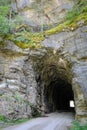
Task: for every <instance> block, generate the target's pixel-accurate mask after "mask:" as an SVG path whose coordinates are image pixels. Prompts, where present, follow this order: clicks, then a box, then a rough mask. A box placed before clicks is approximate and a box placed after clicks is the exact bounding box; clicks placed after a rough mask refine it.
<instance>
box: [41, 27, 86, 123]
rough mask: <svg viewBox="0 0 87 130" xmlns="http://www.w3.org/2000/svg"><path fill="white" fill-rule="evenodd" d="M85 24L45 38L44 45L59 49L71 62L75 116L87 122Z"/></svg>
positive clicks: (55, 49) (55, 50)
mask: <svg viewBox="0 0 87 130" xmlns="http://www.w3.org/2000/svg"><path fill="white" fill-rule="evenodd" d="M86 30H87V26H83V27H81V28H78V29H77V30H76V31H73V32H68V30H66V32H61V33H59V34H55V35H52V36H50V37H49V38H47V39H46V40H45V41H44V42H43V44H44V45H45V46H46V47H51V48H54V53H55V54H56V52H57V49H59V48H60V49H61V51H62V53H63V55H64V58H65V59H66V60H67V61H68V62H69V63H71V67H72V75H73V76H72V86H73V91H74V98H75V109H76V118H77V119H79V120H81V121H83V122H84V121H85V122H87V32H86Z"/></svg>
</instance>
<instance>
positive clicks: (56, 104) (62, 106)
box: [45, 78, 74, 112]
mask: <svg viewBox="0 0 87 130" xmlns="http://www.w3.org/2000/svg"><path fill="white" fill-rule="evenodd" d="M45 96H46V99H47V104H48V111H49V112H53V111H74V94H73V90H72V86H71V84H70V83H68V82H67V81H64V80H63V79H60V78H58V79H57V80H56V81H52V82H51V83H50V84H49V86H48V87H47V89H45ZM71 102H73V105H71Z"/></svg>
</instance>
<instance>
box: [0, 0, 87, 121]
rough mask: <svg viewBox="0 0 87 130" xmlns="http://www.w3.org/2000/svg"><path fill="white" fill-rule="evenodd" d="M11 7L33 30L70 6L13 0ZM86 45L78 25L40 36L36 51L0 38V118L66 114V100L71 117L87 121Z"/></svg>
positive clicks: (86, 29) (84, 29) (85, 32)
mask: <svg viewBox="0 0 87 130" xmlns="http://www.w3.org/2000/svg"><path fill="white" fill-rule="evenodd" d="M12 6H13V10H14V11H15V12H18V13H19V14H20V15H21V16H22V17H23V19H25V17H26V19H28V22H29V21H32V22H31V23H34V24H35V26H36V25H40V24H43V23H44V24H53V23H56V22H57V23H58V22H60V21H61V20H62V19H63V16H64V15H65V13H66V12H67V10H68V9H71V8H72V6H73V3H72V1H69V0H63V1H62V0H61V1H59V0H50V1H48V0H47V1H45V0H42V2H41V1H40V0H31V1H30V0H16V1H14V3H13V4H12ZM41 19H42V22H41ZM29 24H30V22H29ZM86 41H87V26H82V25H81V27H79V28H78V29H76V30H72V31H70V30H68V29H66V28H65V29H64V30H63V31H62V32H61V33H57V34H53V35H51V36H45V40H44V41H43V42H42V43H41V45H43V46H44V48H40V49H33V50H32V49H29V48H28V49H21V48H19V47H17V46H16V45H15V44H14V43H13V42H11V41H9V40H4V41H2V38H0V106H2V107H0V115H4V116H6V117H7V118H8V119H19V118H28V117H29V116H38V114H39V113H41V114H43V113H47V112H53V111H55V110H63V109H64V110H69V111H71V109H70V107H69V101H70V100H73V101H75V112H76V113H75V116H76V119H78V120H80V121H81V122H87V87H86V86H87V83H86V82H87V79H86V77H87V44H86ZM61 95H62V96H61Z"/></svg>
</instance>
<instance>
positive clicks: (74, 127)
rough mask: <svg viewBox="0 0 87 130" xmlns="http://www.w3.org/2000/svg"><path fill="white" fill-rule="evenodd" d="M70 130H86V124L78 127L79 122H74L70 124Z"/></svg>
mask: <svg viewBox="0 0 87 130" xmlns="http://www.w3.org/2000/svg"><path fill="white" fill-rule="evenodd" d="M70 130H87V124H84V125H80V122H78V121H74V122H72V126H71V128H70Z"/></svg>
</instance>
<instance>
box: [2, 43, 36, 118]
mask: <svg viewBox="0 0 87 130" xmlns="http://www.w3.org/2000/svg"><path fill="white" fill-rule="evenodd" d="M28 55H29V51H27V50H25V51H23V50H22V49H20V48H18V47H17V46H15V45H14V44H13V43H11V42H9V41H8V43H7V46H5V47H4V46H3V45H2V44H1V45H0V106H1V107H0V115H4V116H6V117H7V118H8V119H18V118H27V117H28V116H32V114H34V113H33V109H34V106H36V95H37V92H36V87H37V83H36V81H35V75H34V71H33V68H32V62H31V60H30V59H29V58H28Z"/></svg>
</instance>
